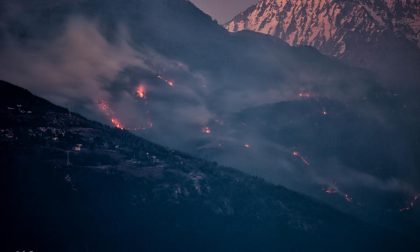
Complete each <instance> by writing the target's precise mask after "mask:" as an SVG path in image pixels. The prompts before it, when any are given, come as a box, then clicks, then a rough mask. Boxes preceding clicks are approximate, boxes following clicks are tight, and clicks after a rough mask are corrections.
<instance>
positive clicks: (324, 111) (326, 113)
mask: <svg viewBox="0 0 420 252" xmlns="http://www.w3.org/2000/svg"><path fill="white" fill-rule="evenodd" d="M321 114H322V115H323V116H327V115H328V111H327V110H326V109H325V108H323V109H322V112H321Z"/></svg>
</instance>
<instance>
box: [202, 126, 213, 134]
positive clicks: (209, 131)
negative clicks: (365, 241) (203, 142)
mask: <svg viewBox="0 0 420 252" xmlns="http://www.w3.org/2000/svg"><path fill="white" fill-rule="evenodd" d="M201 131H202V132H203V133H204V134H207V135H210V134H211V129H210V128H209V127H204V128H203V129H202V130H201Z"/></svg>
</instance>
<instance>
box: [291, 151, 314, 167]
mask: <svg viewBox="0 0 420 252" xmlns="http://www.w3.org/2000/svg"><path fill="white" fill-rule="evenodd" d="M292 156H294V157H296V158H299V159H300V160H301V161H302V162H303V163H304V164H305V165H307V166H310V165H311V164H310V163H309V161H308V160H306V158H304V157H303V156H302V154H300V152H298V151H293V152H292Z"/></svg>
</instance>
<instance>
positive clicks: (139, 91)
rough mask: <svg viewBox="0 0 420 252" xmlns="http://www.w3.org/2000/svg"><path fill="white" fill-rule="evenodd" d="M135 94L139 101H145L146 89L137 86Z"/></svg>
mask: <svg viewBox="0 0 420 252" xmlns="http://www.w3.org/2000/svg"><path fill="white" fill-rule="evenodd" d="M136 94H137V96H138V97H140V99H146V88H145V87H144V86H143V85H141V84H140V85H138V87H137V89H136Z"/></svg>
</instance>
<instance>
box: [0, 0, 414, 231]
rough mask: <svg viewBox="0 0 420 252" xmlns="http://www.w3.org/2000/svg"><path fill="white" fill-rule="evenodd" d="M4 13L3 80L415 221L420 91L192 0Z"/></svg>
mask: <svg viewBox="0 0 420 252" xmlns="http://www.w3.org/2000/svg"><path fill="white" fill-rule="evenodd" d="M0 12H1V14H0V55H1V57H0V77H1V78H2V79H5V80H7V81H9V82H11V83H20V84H21V85H22V86H23V87H25V88H27V89H29V90H32V91H33V92H34V93H35V94H37V95H40V96H42V97H45V98H47V99H48V100H51V101H52V102H54V103H56V104H59V105H61V106H63V107H67V108H69V109H70V110H71V111H73V112H77V113H80V114H82V115H84V116H87V117H88V118H92V119H94V120H97V121H100V122H102V123H105V124H109V125H114V126H116V127H118V128H123V129H125V130H127V131H131V132H133V134H136V135H138V136H141V137H143V138H145V139H148V140H150V141H152V142H155V143H159V144H161V145H163V146H167V147H170V148H172V149H177V150H181V151H184V152H186V153H189V154H190V155H192V156H197V157H201V158H205V159H207V160H211V161H215V162H218V163H220V164H222V165H224V166H228V167H234V168H236V169H239V170H241V171H244V172H246V173H248V174H251V175H254V176H259V177H261V178H263V179H266V180H268V181H269V182H271V183H274V184H280V185H282V186H285V187H287V188H288V189H291V190H295V191H299V192H300V193H304V194H306V195H310V196H311V197H317V199H321V200H322V201H324V203H328V204H330V205H332V206H334V207H336V208H339V209H343V210H345V211H346V212H348V213H351V214H352V215H357V216H362V217H363V218H364V220H365V221H368V222H375V223H380V224H381V225H382V224H384V223H386V224H387V225H388V221H389V220H390V219H392V220H394V217H395V216H396V218H395V219H396V221H395V222H397V224H398V225H399V224H400V222H401V223H403V224H402V226H404V225H406V224H407V223H409V224H410V225H411V224H412V223H418V219H419V218H418V216H419V215H418V210H419V209H418V201H417V200H414V199H416V198H418V197H417V194H418V193H419V192H420V190H419V188H420V184H419V181H420V180H419V178H420V172H419V170H418V167H419V164H420V154H419V151H420V145H419V143H420V132H419V129H420V127H418V126H419V125H420V123H419V118H420V117H419V114H420V105H419V100H418V92H412V90H409V91H410V92H402V91H401V90H398V89H394V88H390V87H389V86H387V85H385V84H384V83H382V82H379V81H377V80H376V79H375V78H374V77H373V76H372V75H371V73H370V72H368V71H366V70H363V69H359V68H356V67H351V66H348V65H347V64H344V63H342V62H340V61H339V60H337V59H336V58H331V57H328V56H325V55H322V54H321V53H319V52H318V51H317V50H316V49H314V48H311V47H291V46H290V45H288V44H287V43H285V42H284V41H282V40H280V39H279V38H275V37H272V36H269V35H265V34H261V33H255V32H251V31H241V32H236V33H230V32H228V31H227V30H226V29H224V28H223V27H221V26H219V25H218V24H217V23H215V22H214V21H213V20H212V19H211V17H209V16H207V15H205V14H204V13H203V12H201V11H200V10H199V9H198V8H196V7H195V6H194V5H193V4H191V3H190V2H189V1H184V0H154V1H150V0H124V1H117V2H116V1H113V0H78V1H68V0H60V1H53V0H36V1H29V0H13V1H12V0H6V1H0ZM391 51H392V50H391ZM395 53H396V54H398V55H403V54H399V53H397V51H395ZM381 55H383V54H381ZM413 55H414V54H413ZM384 62H385V61H384ZM396 62H398V61H396ZM398 63H401V64H399V65H401V67H405V66H406V65H405V64H403V63H404V62H403V61H401V62H398ZM413 66H415V65H413ZM388 72H389V73H391V72H392V71H388ZM396 76H397V75H396ZM407 76H408V75H407ZM401 86H403V85H402V84H401ZM73 144H77V143H73ZM117 145H120V144H117ZM64 158H65V156H64ZM70 159H71V158H70ZM104 159H105V160H109V159H108V158H104ZM129 159H131V157H130V158H129ZM70 161H71V160H70ZM307 164H310V165H307ZM327 193H328V194H327ZM346 194H348V195H347V196H348V197H347V198H346V197H345V196H346ZM330 196H331V197H330ZM350 197H353V199H352V200H350ZM349 201H351V202H349ZM343 206H344V207H343ZM410 206H412V207H410ZM401 209H402V210H403V211H400V210H401ZM407 209H408V210H407ZM405 210H407V211H405ZM360 212H362V213H361V214H360ZM374 218H376V220H375V221H372V219H374ZM392 224H393V223H392ZM390 226H391V227H392V228H394V225H390ZM398 229H400V228H398ZM401 230H406V231H407V232H408V233H410V232H411V233H416V232H414V231H412V230H411V228H405V227H404V228H401Z"/></svg>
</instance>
